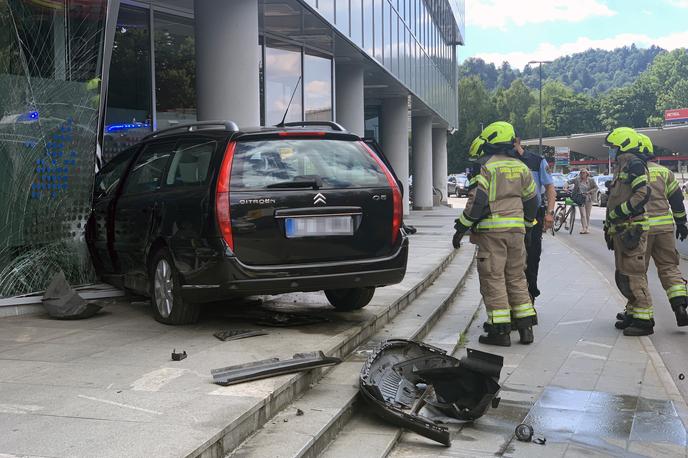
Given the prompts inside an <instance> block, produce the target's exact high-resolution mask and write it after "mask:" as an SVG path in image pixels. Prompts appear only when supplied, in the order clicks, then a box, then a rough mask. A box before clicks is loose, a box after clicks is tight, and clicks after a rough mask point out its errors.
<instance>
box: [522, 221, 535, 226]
mask: <svg viewBox="0 0 688 458" xmlns="http://www.w3.org/2000/svg"><path fill="white" fill-rule="evenodd" d="M523 224H524V225H525V226H526V227H533V226H535V225H536V224H537V220H533V221H524V222H523Z"/></svg>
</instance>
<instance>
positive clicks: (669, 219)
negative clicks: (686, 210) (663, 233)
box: [648, 214, 674, 227]
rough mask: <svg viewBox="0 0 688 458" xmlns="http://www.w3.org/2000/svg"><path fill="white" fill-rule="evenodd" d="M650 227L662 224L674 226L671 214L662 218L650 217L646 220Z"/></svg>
mask: <svg viewBox="0 0 688 458" xmlns="http://www.w3.org/2000/svg"><path fill="white" fill-rule="evenodd" d="M648 221H649V222H650V226H651V227H654V226H662V225H664V224H672V225H673V224H674V217H673V216H672V215H671V214H666V215H662V216H650V217H649V218H648Z"/></svg>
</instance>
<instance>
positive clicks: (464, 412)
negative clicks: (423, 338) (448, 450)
mask: <svg viewBox="0 0 688 458" xmlns="http://www.w3.org/2000/svg"><path fill="white" fill-rule="evenodd" d="M467 351H468V353H467V356H466V357H464V358H462V359H461V360H458V359H456V358H453V357H451V356H449V355H447V354H446V352H445V351H444V350H442V349H440V348H436V347H432V346H430V345H426V344H424V343H420V342H414V341H410V340H404V339H393V340H387V341H385V342H383V343H382V344H381V345H380V346H379V347H378V348H377V349H376V350H375V351H374V352H373V354H371V355H370V357H369V358H368V360H367V361H366V363H365V365H364V366H363V369H362V370H361V375H360V379H359V387H360V391H361V393H362V395H363V398H364V399H365V400H366V402H368V403H369V404H370V405H371V406H372V407H373V410H374V412H375V413H376V414H378V415H379V416H380V417H382V418H383V419H385V420H387V421H389V422H391V423H393V424H395V425H397V426H400V427H403V428H406V429H409V430H411V431H414V432H416V433H418V434H420V435H422V436H425V437H427V438H429V439H432V440H435V441H437V442H440V443H442V444H444V445H447V446H448V445H450V444H451V440H450V437H449V429H448V428H447V427H446V426H442V425H441V424H439V423H438V422H436V421H435V420H433V419H432V418H431V417H429V416H426V415H422V413H423V412H424V410H422V409H423V408H424V407H426V406H429V407H432V408H434V410H435V411H439V412H441V413H442V414H443V415H446V416H448V417H452V418H455V419H458V420H464V421H472V420H475V419H477V418H479V417H481V416H482V415H483V414H484V413H485V411H486V410H487V409H488V407H490V405H493V406H494V405H497V404H498V402H495V400H496V399H498V398H496V396H497V394H498V393H499V389H500V386H499V383H498V382H499V375H500V372H501V370H502V365H503V363H504V359H503V358H502V357H501V356H499V355H493V354H491V353H485V352H481V351H478V350H473V349H470V348H469V349H468V350H467ZM425 411H429V410H425Z"/></svg>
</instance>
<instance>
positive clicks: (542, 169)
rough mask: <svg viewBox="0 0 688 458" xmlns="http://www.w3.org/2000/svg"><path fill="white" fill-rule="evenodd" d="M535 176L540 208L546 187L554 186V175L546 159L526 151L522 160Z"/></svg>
mask: <svg viewBox="0 0 688 458" xmlns="http://www.w3.org/2000/svg"><path fill="white" fill-rule="evenodd" d="M522 160H523V162H525V163H526V165H527V166H528V168H529V169H530V173H532V174H533V180H534V181H535V189H536V190H537V200H538V206H540V205H542V193H543V192H545V186H546V185H550V184H554V181H553V180H552V174H551V173H550V171H549V164H547V161H546V160H545V159H544V158H541V157H540V156H539V155H537V154H535V153H531V152H529V151H526V152H525V154H524V155H523V158H522Z"/></svg>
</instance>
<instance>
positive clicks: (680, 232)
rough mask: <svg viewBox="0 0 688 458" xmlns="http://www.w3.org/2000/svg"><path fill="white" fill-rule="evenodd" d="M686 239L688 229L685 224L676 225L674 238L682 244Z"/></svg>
mask: <svg viewBox="0 0 688 458" xmlns="http://www.w3.org/2000/svg"><path fill="white" fill-rule="evenodd" d="M686 237H688V227H686V225H685V224H677V225H676V238H677V239H680V240H681V241H682V242H683V241H684V240H685V239H686Z"/></svg>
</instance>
